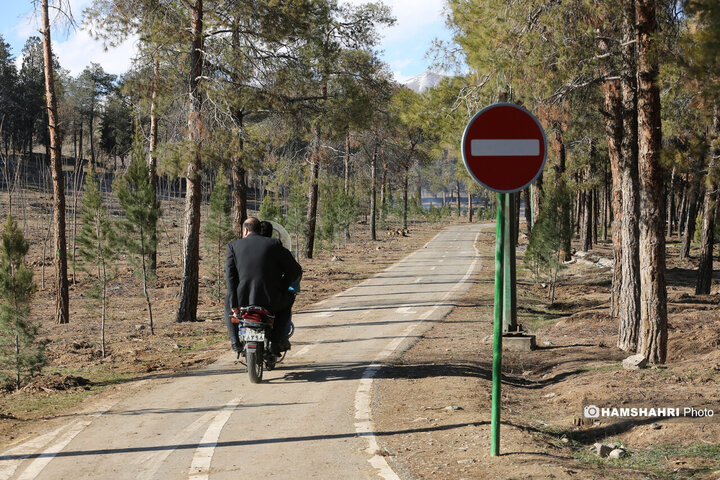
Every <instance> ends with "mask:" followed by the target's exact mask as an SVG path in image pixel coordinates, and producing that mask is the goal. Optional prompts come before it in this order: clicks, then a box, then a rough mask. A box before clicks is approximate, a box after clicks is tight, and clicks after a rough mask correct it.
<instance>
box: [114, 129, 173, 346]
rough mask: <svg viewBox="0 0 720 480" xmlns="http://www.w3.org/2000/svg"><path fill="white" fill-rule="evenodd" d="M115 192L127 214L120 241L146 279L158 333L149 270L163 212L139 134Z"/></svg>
mask: <svg viewBox="0 0 720 480" xmlns="http://www.w3.org/2000/svg"><path fill="white" fill-rule="evenodd" d="M138 132H139V129H138ZM114 190H115V192H116V194H117V197H118V200H119V201H120V207H121V208H122V210H123V212H124V213H125V218H123V219H122V220H120V222H119V228H118V233H119V235H118V240H119V243H120V244H121V245H122V246H123V247H125V248H126V249H127V252H128V253H129V254H130V262H131V264H132V265H133V267H134V271H135V274H136V275H138V276H139V277H140V279H141V280H142V287H143V295H144V296H145V303H146V304H147V309H148V317H149V322H150V333H151V334H154V333H155V330H154V326H153V316H152V304H151V302H150V295H149V293H148V283H149V282H150V281H152V279H153V278H154V274H153V272H152V270H151V269H150V268H149V267H150V265H149V257H150V255H151V254H152V252H154V251H155V248H156V247H157V246H156V245H155V243H154V239H153V235H152V232H153V228H154V227H155V225H157V220H158V218H160V215H161V214H162V213H161V211H160V202H158V200H157V197H156V196H155V191H154V189H153V186H152V179H151V178H150V172H149V169H148V166H147V163H146V162H145V155H144V154H143V148H142V139H141V137H140V135H139V134H136V136H135V142H134V148H133V153H132V159H131V161H130V166H129V167H128V170H127V172H126V173H125V175H123V176H122V177H119V178H118V179H117V180H116V182H115V185H114Z"/></svg>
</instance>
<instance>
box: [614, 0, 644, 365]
mask: <svg viewBox="0 0 720 480" xmlns="http://www.w3.org/2000/svg"><path fill="white" fill-rule="evenodd" d="M632 1H633V0H625V12H624V14H625V15H624V23H623V30H624V35H623V43H624V44H625V46H624V47H623V62H624V69H623V73H622V80H621V82H622V94H623V100H622V102H623V141H622V147H621V150H622V154H621V160H620V162H621V163H620V171H621V186H622V209H623V211H622V223H621V227H620V228H621V235H622V262H621V267H620V268H621V272H622V284H621V287H620V299H621V300H620V318H619V320H620V321H619V326H618V343H617V346H618V348H620V349H621V350H625V351H627V352H635V351H636V350H637V347H638V335H639V327H640V257H639V241H640V231H639V228H638V219H639V204H638V170H637V168H638V164H637V162H638V160H637V155H638V151H637V115H638V111H637V84H636V78H635V72H636V61H635V46H634V44H633V43H632V40H634V39H635V34H634V32H635V31H634V25H635V10H634V6H633V3H632Z"/></svg>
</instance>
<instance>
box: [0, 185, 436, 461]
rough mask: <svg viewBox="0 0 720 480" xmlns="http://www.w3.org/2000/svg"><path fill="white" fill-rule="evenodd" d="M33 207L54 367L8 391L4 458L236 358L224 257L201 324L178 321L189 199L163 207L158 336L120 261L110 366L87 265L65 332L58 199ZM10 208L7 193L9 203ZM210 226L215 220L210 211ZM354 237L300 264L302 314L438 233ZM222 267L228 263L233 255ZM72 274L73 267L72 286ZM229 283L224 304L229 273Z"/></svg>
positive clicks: (1, 422)
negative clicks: (42, 431)
mask: <svg viewBox="0 0 720 480" xmlns="http://www.w3.org/2000/svg"><path fill="white" fill-rule="evenodd" d="M32 198H33V199H34V202H31V203H29V204H27V205H26V206H25V207H26V212H28V214H26V215H24V216H22V215H20V214H18V213H16V214H15V215H16V217H17V218H18V221H19V224H20V226H21V228H23V231H24V232H25V236H26V238H27V239H28V240H29V241H30V244H31V248H30V253H29V255H28V263H30V264H31V266H32V267H33V269H34V271H35V281H36V282H37V284H38V292H37V293H36V295H35V299H34V302H33V308H32V313H31V317H32V321H33V322H35V323H36V324H37V325H38V326H39V327H40V328H39V336H38V339H39V340H40V341H41V342H44V343H45V344H46V358H47V365H46V366H45V367H44V368H43V370H42V374H40V375H37V376H36V377H34V378H32V379H31V380H30V382H29V383H27V384H26V385H25V386H24V387H23V388H22V389H21V390H20V391H17V392H15V391H10V390H4V391H3V390H0V449H2V448H3V447H5V446H8V445H11V444H13V443H15V442H16V441H18V440H19V439H20V438H21V437H22V432H23V431H24V430H26V429H27V428H29V427H30V426H31V425H32V423H33V422H36V421H39V420H43V419H50V418H54V417H56V416H60V415H64V414H67V413H68V412H71V411H73V409H77V408H79V405H80V404H81V403H82V402H83V401H85V400H87V399H88V397H89V396H91V395H96V394H103V392H106V391H107V390H117V389H121V388H123V385H124V384H127V383H129V382H131V381H133V380H137V379H139V378H145V377H147V378H150V377H158V378H160V377H162V376H164V375H168V374H172V373H175V372H180V371H186V370H189V369H195V368H199V367H202V366H204V365H207V364H209V363H211V362H213V361H214V360H215V359H217V358H218V357H219V356H220V355H221V354H223V353H225V352H227V351H228V350H229V349H230V344H229V340H228V339H227V330H226V327H225V324H224V322H223V320H222V315H223V300H222V298H217V297H216V296H215V295H213V292H214V291H215V292H216V291H217V287H216V282H215V275H216V271H217V270H216V262H215V259H216V255H215V254H214V253H213V252H211V251H209V250H208V249H206V248H205V247H206V246H205V245H203V246H202V250H201V272H200V279H201V280H200V299H199V306H198V320H199V321H198V322H192V323H176V322H175V316H174V315H175V312H176V309H177V305H178V292H179V289H180V271H181V270H180V260H179V258H180V248H181V245H182V235H183V229H182V222H181V220H180V219H181V218H182V216H181V212H182V208H183V205H182V204H181V203H180V200H175V201H173V202H168V201H165V202H163V209H164V216H163V220H162V228H163V233H162V240H161V244H160V248H159V252H158V268H157V279H156V282H155V287H154V288H152V289H151V298H152V311H153V320H154V332H155V333H154V334H151V333H150V329H149V326H148V311H147V307H146V304H145V299H144V297H143V295H142V286H141V283H140V280H139V279H138V278H136V277H134V276H133V274H132V269H131V266H130V264H129V262H128V261H127V259H125V258H122V259H121V260H120V261H118V262H117V265H116V268H115V270H116V273H117V276H116V278H115V279H114V280H112V282H111V283H110V285H109V289H108V300H107V302H108V306H107V309H108V310H107V311H108V317H107V319H106V327H105V336H106V355H105V357H104V358H103V357H102V353H101V348H100V335H101V329H100V313H99V312H100V308H99V305H98V303H97V302H96V301H92V299H90V298H88V295H87V292H88V289H89V287H90V286H91V284H90V281H89V276H88V275H87V274H85V273H82V272H81V271H80V270H79V266H78V270H77V273H76V275H75V280H76V282H75V283H74V284H71V286H70V308H71V312H70V318H71V321H70V323H69V324H66V325H57V324H55V319H54V312H55V292H54V289H53V288H52V279H53V275H54V270H53V266H52V237H51V236H49V235H47V232H48V224H49V223H51V217H50V212H51V211H50V210H49V201H48V198H41V197H40V195H38V196H37V198H36V197H35V196H34V195H33V197H32ZM5 201H6V198H3V195H2V194H0V202H5ZM203 218H207V215H206V212H205V211H203ZM70 225H71V216H68V232H69V233H68V236H69V237H70V238H72V233H71V227H70ZM394 227H395V228H397V227H396V226H394ZM393 231H394V232H396V233H397V231H396V230H393ZM351 233H352V235H351V239H350V241H348V242H347V243H345V242H343V243H341V244H340V246H339V247H336V248H334V249H333V250H328V249H321V248H317V249H316V252H315V255H314V258H313V259H301V260H300V262H301V264H302V266H303V270H304V274H303V279H302V284H301V288H302V292H301V293H300V294H299V295H298V297H297V300H296V303H295V307H294V308H295V309H296V310H297V309H302V308H303V307H306V306H309V305H311V304H314V303H316V302H318V301H320V300H322V299H324V298H327V297H329V296H331V295H334V294H336V293H339V292H341V291H343V290H345V289H347V288H349V287H350V286H352V285H354V284H356V283H358V282H359V281H361V280H363V279H365V278H368V277H370V276H372V275H374V274H376V273H378V272H380V271H382V270H383V269H385V268H387V267H388V266H390V265H392V264H393V263H395V262H396V261H398V260H399V259H401V258H403V257H405V256H406V255H407V254H408V253H409V252H412V251H414V250H416V249H418V248H420V247H421V246H422V245H423V244H424V243H425V242H427V241H428V240H429V239H430V238H432V237H433V236H434V235H435V234H436V233H437V231H436V227H435V226H434V225H432V224H426V223H417V224H412V225H411V226H410V231H409V234H408V235H407V236H403V235H397V234H396V235H390V233H391V231H390V230H378V241H376V242H368V238H369V227H368V226H367V225H366V224H363V223H359V224H356V225H353V226H352V232H351ZM48 237H49V238H48ZM46 238H48V239H47V241H46V244H45V249H43V241H44V240H45V239H46ZM71 245H72V241H69V243H68V246H69V248H71ZM316 245H317V244H316ZM43 250H44V252H43ZM43 253H44V255H43ZM333 257H335V259H333ZM43 258H44V261H43ZM221 261H222V262H224V246H223V249H222V259H221ZM43 262H44V264H45V268H44V275H43V272H42V270H43V268H42V266H43ZM72 272H73V268H72V266H71V267H70V273H71V278H72V277H73V275H72ZM220 275H221V277H220V278H221V281H222V282H223V284H222V286H221V287H222V288H221V291H222V296H223V297H224V293H225V288H224V280H223V278H224V277H222V275H223V273H222V272H221V273H220ZM43 276H44V283H45V284H44V288H42V278H43ZM107 393H108V394H109V393H110V392H107Z"/></svg>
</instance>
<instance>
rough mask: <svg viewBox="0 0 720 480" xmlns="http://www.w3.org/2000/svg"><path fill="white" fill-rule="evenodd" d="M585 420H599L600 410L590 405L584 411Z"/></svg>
mask: <svg viewBox="0 0 720 480" xmlns="http://www.w3.org/2000/svg"><path fill="white" fill-rule="evenodd" d="M583 413H584V414H585V418H598V417H600V409H599V408H598V407H596V406H595V405H588V406H587V407H585V408H584V409H583Z"/></svg>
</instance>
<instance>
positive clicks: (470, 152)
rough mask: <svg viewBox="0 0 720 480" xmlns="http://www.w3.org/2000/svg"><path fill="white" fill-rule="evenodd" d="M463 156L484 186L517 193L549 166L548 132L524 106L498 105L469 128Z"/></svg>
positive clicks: (464, 138) (481, 113)
mask: <svg viewBox="0 0 720 480" xmlns="http://www.w3.org/2000/svg"><path fill="white" fill-rule="evenodd" d="M462 156H463V161H464V162H465V167H466V168H467V169H468V172H469V173H470V175H471V176H472V177H473V178H474V179H475V181H477V182H478V183H479V184H480V185H482V186H484V187H487V188H489V189H490V190H494V191H496V192H500V193H511V192H517V191H518V190H522V189H523V188H525V187H527V186H528V185H530V184H531V183H532V182H534V181H535V179H536V178H537V177H538V176H539V175H540V172H542V169H543V166H545V158H546V157H547V142H546V139H545V132H544V131H543V128H542V126H541V125H540V122H538V120H537V118H535V116H534V115H533V114H532V113H530V112H528V111H527V110H525V109H524V108H523V107H521V106H519V105H514V104H512V103H496V104H494V105H490V106H489V107H485V108H483V109H482V110H480V112H478V113H477V114H476V115H475V116H474V117H473V118H472V120H470V122H469V123H468V125H467V127H465V132H464V133H463V138H462Z"/></svg>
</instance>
